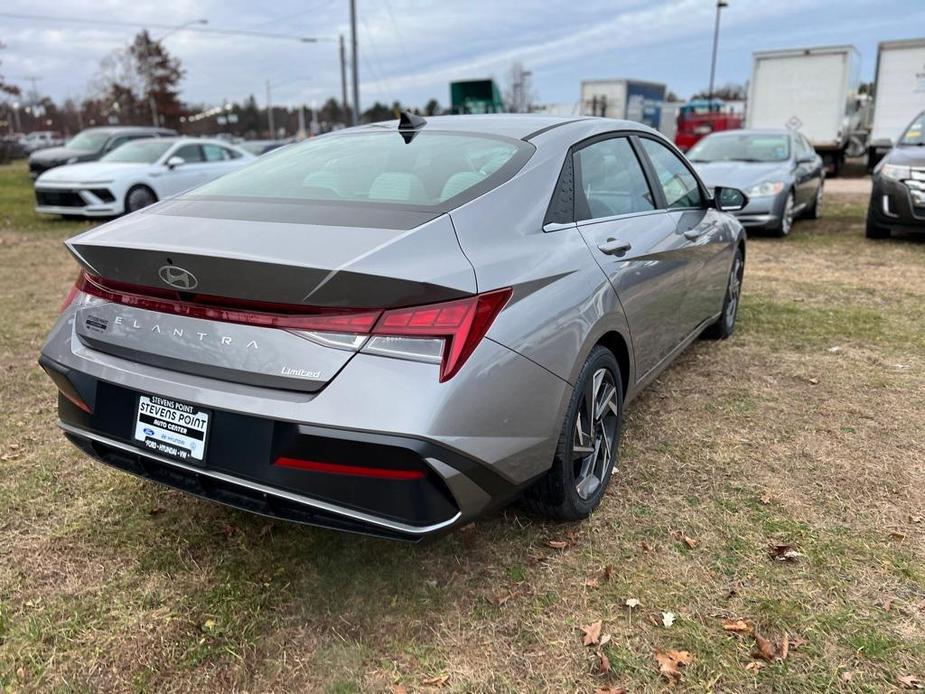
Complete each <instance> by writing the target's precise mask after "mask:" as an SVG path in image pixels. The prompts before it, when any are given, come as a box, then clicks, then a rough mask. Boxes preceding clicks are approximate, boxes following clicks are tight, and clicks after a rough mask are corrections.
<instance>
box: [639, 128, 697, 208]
mask: <svg viewBox="0 0 925 694" xmlns="http://www.w3.org/2000/svg"><path fill="white" fill-rule="evenodd" d="M640 141H641V142H642V146H643V148H644V149H645V150H646V154H648V155H649V159H650V160H651V161H652V166H653V168H654V169H655V175H656V176H658V181H659V183H660V184H661V186H662V190H663V191H664V193H665V201H666V202H667V203H668V207H670V208H681V207H701V206H702V204H703V198H702V197H701V195H700V188H699V187H698V185H697V179H696V178H694V174H692V173H691V172H690V169H688V168H687V167H686V166H685V165H684V162H682V161H681V160H680V159H679V158H678V156H677V155H676V154H675V153H674V152H672V151H671V150H670V149H668V148H667V147H665V145H663V144H661V143H658V142H656V141H655V140H649V139H647V138H641V139H640Z"/></svg>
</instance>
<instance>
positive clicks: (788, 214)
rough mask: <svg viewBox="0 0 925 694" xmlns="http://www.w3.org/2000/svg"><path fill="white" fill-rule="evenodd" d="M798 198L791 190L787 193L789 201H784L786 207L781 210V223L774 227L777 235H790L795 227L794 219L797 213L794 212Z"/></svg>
mask: <svg viewBox="0 0 925 694" xmlns="http://www.w3.org/2000/svg"><path fill="white" fill-rule="evenodd" d="M796 204H797V202H796V198H795V197H794V195H793V191H792V190H791V191H790V192H789V193H787V201H786V202H785V203H784V209H782V210H781V212H780V224H778V225H777V228H776V229H774V234H775V236H789V235H790V231H791V230H792V229H793V220H794V219H796V215H795V214H794V213H793V209H794V207H796Z"/></svg>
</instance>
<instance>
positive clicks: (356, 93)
mask: <svg viewBox="0 0 925 694" xmlns="http://www.w3.org/2000/svg"><path fill="white" fill-rule="evenodd" d="M350 43H351V47H350V51H351V53H352V55H351V60H352V61H353V124H354V125H359V123H360V76H359V73H360V70H359V65H358V64H357V63H358V61H357V1H356V0H350Z"/></svg>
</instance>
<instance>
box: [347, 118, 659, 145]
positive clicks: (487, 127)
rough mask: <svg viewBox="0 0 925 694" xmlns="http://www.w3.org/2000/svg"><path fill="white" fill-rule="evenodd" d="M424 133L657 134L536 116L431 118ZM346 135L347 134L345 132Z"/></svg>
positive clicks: (386, 125) (638, 126) (598, 121)
mask: <svg viewBox="0 0 925 694" xmlns="http://www.w3.org/2000/svg"><path fill="white" fill-rule="evenodd" d="M425 121H426V124H425V125H424V127H423V130H424V131H427V130H431V131H440V132H468V133H482V134H485V135H497V136H501V137H511V138H515V139H518V140H532V139H533V138H535V137H537V136H539V135H541V134H544V133H547V132H551V133H555V134H556V135H561V136H564V137H566V138H568V136H569V135H572V134H575V133H580V135H581V136H582V137H584V136H586V135H587V134H589V133H591V134H593V133H597V132H607V131H610V130H636V131H639V132H656V131H655V130H653V129H652V128H650V127H649V126H647V125H645V124H643V123H639V122H636V121H628V120H618V119H615V118H597V117H594V116H573V117H562V116H546V115H541V114H532V113H529V114H528V113H490V114H477V115H468V114H467V115H458V116H428V117H426V118H425ZM398 123H399V121H397V120H391V121H383V122H379V123H372V124H370V125H365V126H361V127H359V128H350V129H349V130H350V131H353V132H360V131H370V130H382V129H390V130H397V129H398ZM341 132H343V131H341Z"/></svg>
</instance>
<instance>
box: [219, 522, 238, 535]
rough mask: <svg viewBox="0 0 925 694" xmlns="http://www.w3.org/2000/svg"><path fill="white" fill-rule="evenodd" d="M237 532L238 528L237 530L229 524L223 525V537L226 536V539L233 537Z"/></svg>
mask: <svg viewBox="0 0 925 694" xmlns="http://www.w3.org/2000/svg"><path fill="white" fill-rule="evenodd" d="M236 531H237V528H235V527H234V526H233V525H230V524H228V523H223V524H222V535H224V536H225V537H231V536H232V535H234V534H235V532H236Z"/></svg>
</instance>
